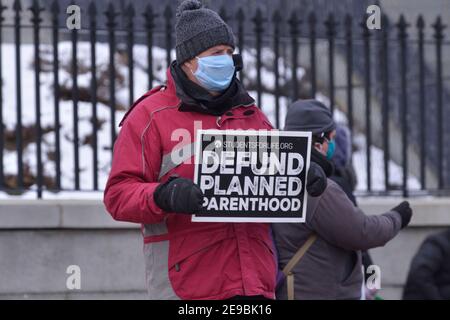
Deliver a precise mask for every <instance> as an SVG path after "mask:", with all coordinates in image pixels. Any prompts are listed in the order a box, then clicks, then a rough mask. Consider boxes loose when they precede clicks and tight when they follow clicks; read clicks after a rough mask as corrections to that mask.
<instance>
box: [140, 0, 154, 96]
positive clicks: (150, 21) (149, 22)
mask: <svg viewBox="0 0 450 320" xmlns="http://www.w3.org/2000/svg"><path fill="white" fill-rule="evenodd" d="M143 16H144V19H145V30H146V31H147V50H148V51H147V69H148V70H147V75H148V89H149V90H150V89H151V88H153V52H152V47H153V28H154V27H155V22H154V21H155V20H154V19H155V17H156V16H157V15H156V14H154V13H153V9H152V6H151V4H147V7H146V8H145V12H144V14H143Z"/></svg>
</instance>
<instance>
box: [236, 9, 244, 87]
mask: <svg viewBox="0 0 450 320" xmlns="http://www.w3.org/2000/svg"><path fill="white" fill-rule="evenodd" d="M236 20H237V22H238V47H239V53H240V54H241V55H243V54H244V23H245V15H244V10H242V7H239V9H238V11H237V13H236ZM242 57H243V56H242ZM239 80H240V81H241V82H242V83H244V70H241V71H239Z"/></svg>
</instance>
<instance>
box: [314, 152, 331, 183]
mask: <svg viewBox="0 0 450 320" xmlns="http://www.w3.org/2000/svg"><path fill="white" fill-rule="evenodd" d="M311 161H313V162H315V163H317V164H318V165H319V166H321V167H322V169H323V171H324V172H325V174H326V176H327V177H330V176H332V175H333V174H334V165H333V163H332V162H331V161H329V160H328V159H327V157H325V156H324V155H323V154H321V153H320V152H319V151H317V150H316V149H315V148H314V147H312V148H311Z"/></svg>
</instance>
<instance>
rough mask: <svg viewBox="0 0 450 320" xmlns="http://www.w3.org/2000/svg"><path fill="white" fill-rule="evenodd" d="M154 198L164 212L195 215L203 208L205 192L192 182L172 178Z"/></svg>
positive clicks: (162, 185) (156, 190) (161, 185)
mask: <svg viewBox="0 0 450 320" xmlns="http://www.w3.org/2000/svg"><path fill="white" fill-rule="evenodd" d="M153 198H154V199H155V203H156V204H157V205H158V207H160V208H161V209H163V210H164V211H167V212H174V213H185V214H193V213H196V212H198V211H200V209H201V208H202V202H203V192H202V190H201V189H200V187H199V186H197V185H196V184H195V183H194V182H193V181H192V180H189V179H186V178H179V177H177V176H172V177H170V178H169V180H167V181H166V182H165V183H161V184H160V185H159V186H158V187H157V188H156V189H155V192H154V193H153Z"/></svg>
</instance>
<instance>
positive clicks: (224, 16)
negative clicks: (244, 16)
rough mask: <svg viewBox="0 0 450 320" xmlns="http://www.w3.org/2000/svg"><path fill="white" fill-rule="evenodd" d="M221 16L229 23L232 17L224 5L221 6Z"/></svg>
mask: <svg viewBox="0 0 450 320" xmlns="http://www.w3.org/2000/svg"><path fill="white" fill-rule="evenodd" d="M219 16H220V17H221V18H222V20H223V21H224V22H225V23H228V20H229V19H230V17H229V16H228V13H227V9H226V8H225V6H223V5H222V6H221V7H220V10H219Z"/></svg>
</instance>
